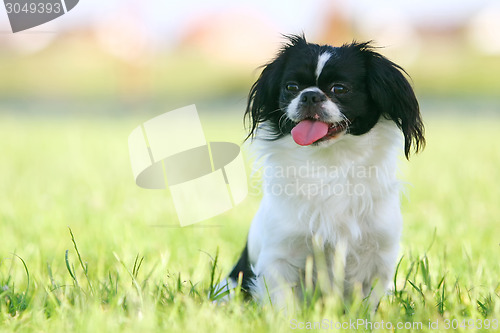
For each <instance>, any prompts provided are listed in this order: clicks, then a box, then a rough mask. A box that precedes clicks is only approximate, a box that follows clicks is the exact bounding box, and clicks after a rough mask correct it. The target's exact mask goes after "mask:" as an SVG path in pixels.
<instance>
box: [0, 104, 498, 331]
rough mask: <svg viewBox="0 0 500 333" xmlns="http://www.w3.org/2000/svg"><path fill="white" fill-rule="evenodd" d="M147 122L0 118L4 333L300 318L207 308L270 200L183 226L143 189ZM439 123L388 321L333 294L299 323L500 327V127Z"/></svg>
mask: <svg viewBox="0 0 500 333" xmlns="http://www.w3.org/2000/svg"><path fill="white" fill-rule="evenodd" d="M146 118H147V117H146ZM144 120H146V119H139V118H134V119H132V118H121V119H111V118H98V119H91V118H82V119H80V118H66V119H59V118H50V117H49V118H34V119H29V118H21V117H13V116H1V117H0V151H1V160H0V328H1V329H2V331H6V332H9V331H15V330H22V331H37V332H53V331H78V332H97V331H100V332H104V331H106V332H110V331H130V332H137V331H148V332H149V331H158V332H163V331H172V332H191V331H192V332H195V331H206V332H212V331H213V332H234V331H241V332H247V331H255V332H259V331H268V332H277V331H287V330H289V329H290V328H291V326H292V324H291V322H290V319H292V318H290V316H285V315H282V314H277V313H275V312H273V311H269V310H268V309H261V308H259V307H258V306H255V304H252V303H249V304H247V303H244V302H243V301H242V300H236V301H234V302H232V303H229V304H226V305H222V306H216V305H214V304H212V302H210V301H209V300H208V297H207V294H208V290H209V289H210V281H211V268H212V267H213V263H214V260H215V258H216V255H217V249H219V250H218V251H219V252H218V258H217V260H218V265H217V267H215V272H214V273H215V275H214V276H215V278H217V277H218V276H219V275H222V276H223V275H224V274H226V273H227V272H228V271H229V269H230V268H231V265H232V264H233V263H234V261H235V260H236V257H237V254H238V252H239V251H240V250H241V249H242V247H243V245H244V242H245V237H246V233H247V231H248V226H249V223H250V221H251V219H252V217H253V214H254V213H255V211H256V209H257V206H258V203H259V198H258V197H254V196H251V197H249V198H247V199H246V200H245V201H244V202H243V203H242V204H240V205H239V206H238V207H237V208H235V209H233V210H231V211H230V212H227V213H225V214H223V215H220V216H218V217H216V218H213V219H211V220H208V221H205V222H203V223H200V224H197V225H194V226H193V227H188V228H180V227H178V221H177V218H176V215H175V212H174V209H173V205H172V202H171V200H170V197H169V195H168V193H167V192H166V191H160V190H158V191H154V190H143V189H140V188H138V187H136V186H135V184H134V181H133V178H132V173H131V170H130V166H129V161H128V148H127V136H128V134H129V132H130V131H131V130H132V129H133V128H134V127H136V126H137V125H138V124H139V123H140V122H142V121H144ZM426 120H427V134H428V136H427V139H428V146H427V149H426V150H425V151H424V152H423V153H422V154H421V155H417V156H414V157H413V158H412V159H411V160H410V162H409V163H408V162H404V161H403V160H402V162H401V164H402V172H401V174H402V178H404V180H405V181H407V182H408V185H407V186H406V188H407V195H406V197H405V198H404V200H403V213H404V219H405V227H404V233H403V239H402V250H401V261H400V264H399V269H398V272H397V275H396V276H395V279H394V285H395V291H394V292H393V293H391V294H390V295H388V296H386V297H384V298H383V300H382V302H381V304H380V307H379V310H378V311H377V313H376V314H374V315H373V314H371V313H370V312H366V311H365V310H364V309H365V308H364V307H363V306H362V303H361V302H354V303H352V304H351V305H349V306H347V307H346V306H344V305H343V304H342V303H340V302H339V301H338V299H337V298H335V297H327V298H325V299H318V300H316V301H313V302H311V303H309V304H308V306H306V307H305V308H303V309H302V311H301V312H300V313H297V314H294V315H293V316H294V317H293V318H295V319H296V320H297V322H299V321H300V322H306V321H311V322H312V321H322V320H323V319H327V320H331V321H334V322H346V321H347V322H348V321H349V320H352V321H356V320H358V319H366V320H369V321H371V322H381V321H382V320H384V322H391V323H393V324H394V325H395V324H396V323H397V322H422V323H423V328H424V329H426V328H427V329H428V323H429V321H431V322H435V321H436V320H437V321H439V323H440V325H441V326H440V327H441V328H443V327H444V326H443V325H444V324H445V320H453V319H458V320H459V321H460V324H462V320H464V319H465V320H466V322H465V325H470V323H472V322H470V323H469V322H467V320H474V323H475V325H476V326H475V327H477V322H478V321H483V323H484V320H485V319H489V320H493V319H500V299H499V297H500V296H499V295H500V279H499V276H500V267H499V265H498V251H499V246H500V245H499V243H500V239H499V235H500V223H499V218H500V206H499V205H498V202H499V201H500V188H499V187H498V184H500V172H499V171H498V170H500V150H499V149H498V145H496V144H495V142H498V140H499V139H500V134H499V133H500V121H499V120H498V119H490V118H477V119H456V118H455V119H451V117H446V118H444V117H428V118H426ZM202 121H203V125H204V126H205V129H206V132H207V138H208V139H209V140H228V141H234V142H237V143H240V142H241V139H242V134H243V133H242V131H241V125H242V124H241V120H240V117H233V116H227V117H219V118H216V119H215V120H214V119H213V118H211V117H204V116H203V114H202ZM68 227H69V228H70V229H69V228H68ZM70 231H71V233H70ZM73 237H74V238H73ZM469 327H470V326H469ZM346 331H348V330H346ZM402 331H404V330H402ZM457 331H464V332H466V331H471V329H469V328H466V327H459V328H458V330H457ZM472 331H474V329H472Z"/></svg>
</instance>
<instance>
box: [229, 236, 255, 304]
mask: <svg viewBox="0 0 500 333" xmlns="http://www.w3.org/2000/svg"><path fill="white" fill-rule="evenodd" d="M240 272H241V273H242V274H243V280H242V283H241V289H242V291H243V293H245V296H246V297H248V298H249V297H250V293H249V290H250V289H249V288H250V286H251V283H252V279H253V278H255V274H254V273H253V271H252V268H251V266H250V260H249V258H248V245H245V248H244V249H243V252H242V253H241V256H240V259H239V260H238V262H237V263H236V266H234V268H233V270H232V271H231V273H229V278H231V279H232V280H233V281H234V282H238V278H239V275H240Z"/></svg>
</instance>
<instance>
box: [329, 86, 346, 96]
mask: <svg viewBox="0 0 500 333" xmlns="http://www.w3.org/2000/svg"><path fill="white" fill-rule="evenodd" d="M331 90H332V93H334V94H335V95H342V94H345V93H346V92H349V89H347V87H346V86H343V85H341V84H334V85H333V86H332V89H331Z"/></svg>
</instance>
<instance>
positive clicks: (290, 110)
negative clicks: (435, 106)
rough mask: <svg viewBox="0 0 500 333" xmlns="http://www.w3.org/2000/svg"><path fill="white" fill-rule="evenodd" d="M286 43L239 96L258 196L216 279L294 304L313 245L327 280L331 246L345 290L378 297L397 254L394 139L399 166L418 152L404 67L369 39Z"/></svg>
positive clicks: (420, 140) (415, 114) (417, 120)
mask: <svg viewBox="0 0 500 333" xmlns="http://www.w3.org/2000/svg"><path fill="white" fill-rule="evenodd" d="M287 38H288V42H287V44H285V45H284V46H283V48H282V49H281V51H280V52H279V53H278V55H277V57H276V58H275V59H274V60H273V61H271V62H270V63H268V64H267V65H266V66H265V67H264V69H263V71H262V73H261V75H260V77H259V79H258V80H257V82H255V83H254V85H253V86H252V89H251V91H250V94H249V100H248V107H247V110H246V116H247V117H248V119H249V120H250V121H251V128H250V134H249V137H252V138H253V139H254V140H253V142H252V146H253V147H254V148H255V151H256V153H257V155H258V157H259V159H260V160H261V162H262V168H263V169H262V170H263V184H262V186H263V199H262V202H261V205H260V208H259V210H258V212H257V214H256V216H255V217H254V219H253V222H252V225H251V228H250V232H249V235H248V240H247V245H246V247H245V249H244V251H243V253H242V255H241V258H240V259H239V261H238V263H237V264H236V266H235V267H234V269H233V271H232V272H231V273H230V274H229V277H228V279H227V280H226V281H225V282H224V283H225V284H227V288H229V289H231V288H234V287H235V286H236V284H237V281H238V278H241V279H242V288H243V289H244V290H246V291H247V292H248V293H249V294H250V295H251V296H253V298H255V299H257V300H259V301H261V302H267V301H269V300H270V301H271V302H272V303H273V304H277V305H278V306H281V305H283V304H284V303H285V301H286V298H287V297H288V296H289V295H294V297H300V296H301V285H302V281H303V279H304V274H305V273H304V272H305V266H306V261H307V258H308V257H311V256H313V253H317V252H316V250H317V249H320V253H322V254H323V255H324V258H325V261H326V267H327V269H328V272H329V274H328V275H329V278H330V279H331V281H333V280H334V279H335V274H337V273H336V272H334V269H333V267H334V266H336V265H334V260H333V258H338V257H339V256H338V253H337V254H335V251H336V249H339V248H340V247H341V248H342V249H343V250H342V258H341V260H343V265H342V267H343V269H342V272H341V274H342V276H343V281H344V283H343V284H344V285H343V288H344V294H346V295H348V294H349V293H350V292H351V291H352V290H353V288H354V286H355V284H359V285H360V286H361V288H362V291H363V294H364V295H365V296H366V295H368V294H371V295H372V296H373V297H374V299H375V302H377V301H378V298H379V297H380V296H381V295H380V293H379V295H375V296H374V295H373V294H374V292H373V290H375V289H372V287H373V284H374V282H377V283H379V286H383V288H382V290H385V288H386V287H387V286H388V283H389V281H390V280H391V278H392V275H393V272H394V266H395V262H396V260H397V256H398V249H399V245H398V243H399V239H400V234H401V225H402V218H401V212H400V198H399V196H400V183H399V182H398V180H397V178H396V169H397V163H398V154H399V151H400V148H401V145H402V140H401V138H403V139H404V152H405V155H406V157H407V158H408V157H409V155H410V153H411V151H412V148H413V150H415V151H418V150H419V149H421V148H422V147H423V146H424V144H425V139H424V128H423V124H422V120H421V117H420V112H419V106H418V102H417V99H416V98H415V94H414V93H413V90H412V87H411V86H410V84H409V83H408V81H407V79H406V78H405V74H406V73H405V72H404V70H403V69H402V68H401V67H399V66H398V65H396V64H394V63H393V62H391V61H389V60H388V59H387V58H385V57H383V56H382V55H380V54H379V53H377V52H375V50H374V48H373V47H371V46H370V44H369V43H355V42H353V43H351V44H347V45H343V46H340V47H332V46H328V45H321V46H320V45H317V44H312V43H308V42H307V41H306V40H305V37H304V36H295V35H294V36H289V37H287ZM401 132H402V135H401ZM315 249H316V250H315ZM335 260H337V259H335ZM314 272H315V273H316V270H315V269H314ZM339 274H340V273H339ZM316 275H317V274H316ZM316 275H314V280H316Z"/></svg>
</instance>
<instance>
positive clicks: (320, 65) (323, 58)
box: [315, 52, 332, 80]
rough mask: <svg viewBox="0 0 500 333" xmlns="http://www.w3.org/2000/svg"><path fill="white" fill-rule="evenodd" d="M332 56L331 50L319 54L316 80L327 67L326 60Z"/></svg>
mask: <svg viewBox="0 0 500 333" xmlns="http://www.w3.org/2000/svg"><path fill="white" fill-rule="evenodd" d="M331 56H332V54H331V53H329V52H323V53H321V54H320V55H319V56H318V65H316V72H315V74H316V80H318V78H319V75H320V74H321V71H322V70H323V67H325V64H326V62H327V61H328V59H330V57H331Z"/></svg>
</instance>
